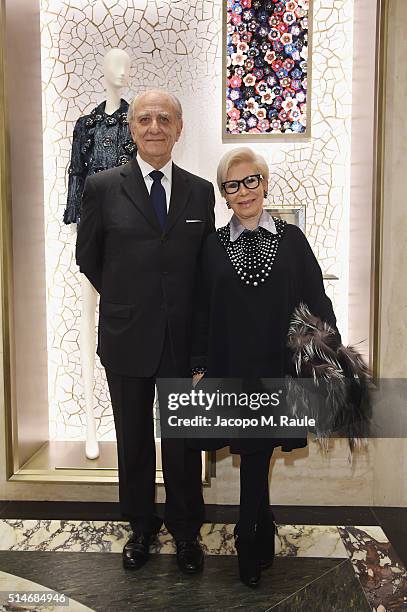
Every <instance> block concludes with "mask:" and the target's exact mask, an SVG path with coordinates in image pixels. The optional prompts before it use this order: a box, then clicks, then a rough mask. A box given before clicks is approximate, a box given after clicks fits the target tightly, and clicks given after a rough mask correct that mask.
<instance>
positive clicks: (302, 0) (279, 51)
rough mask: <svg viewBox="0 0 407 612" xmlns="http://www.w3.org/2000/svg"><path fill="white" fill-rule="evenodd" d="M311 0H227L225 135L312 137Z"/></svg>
mask: <svg viewBox="0 0 407 612" xmlns="http://www.w3.org/2000/svg"><path fill="white" fill-rule="evenodd" d="M309 13H310V1H309V0H280V1H276V0H269V1H267V0H266V1H264V0H263V1H260V0H227V1H226V10H225V18H224V35H223V39H224V49H225V54H224V59H225V62H224V65H225V74H224V77H225V95H224V103H225V104H224V130H223V136H224V137H230V136H232V137H233V136H242V135H246V136H253V135H256V134H257V135H262V136H264V137H266V136H275V135H288V134H291V135H309V128H308V126H309V118H308V112H307V110H308V107H307V102H308V91H309V87H308V86H309V82H308V81H309V79H308V70H307V67H308V42H309V41H308V28H309Z"/></svg>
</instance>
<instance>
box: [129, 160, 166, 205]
mask: <svg viewBox="0 0 407 612" xmlns="http://www.w3.org/2000/svg"><path fill="white" fill-rule="evenodd" d="M137 163H138V165H139V166H140V170H141V174H142V175H143V178H144V182H145V184H146V187H147V191H148V193H149V194H150V192H151V185H152V184H153V182H154V181H153V179H152V178H151V176H149V175H150V172H152V171H153V170H155V169H156V168H153V166H150V164H148V163H147V162H145V161H144V159H141V157H140V155H139V154H138V153H137ZM159 170H160V172H162V173H163V175H164V176H163V177H162V179H161V185H162V186H163V187H164V190H165V197H166V200H167V212H168V210H169V208H170V200H171V185H172V160H171V159H170V161H169V162H167V163H166V164H165V166H163V167H162V168H160V169H159Z"/></svg>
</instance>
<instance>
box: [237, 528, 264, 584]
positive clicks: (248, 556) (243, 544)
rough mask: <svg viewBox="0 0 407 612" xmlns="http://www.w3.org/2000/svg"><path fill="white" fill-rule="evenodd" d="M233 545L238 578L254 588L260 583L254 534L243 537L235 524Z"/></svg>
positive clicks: (259, 569)
mask: <svg viewBox="0 0 407 612" xmlns="http://www.w3.org/2000/svg"><path fill="white" fill-rule="evenodd" d="M234 536H235V547H236V551H237V559H238V562H239V576H240V580H241V581H242V582H243V584H245V585H246V586H248V587H250V588H251V589H255V588H256V587H257V586H258V585H259V583H260V577H261V567H260V561H259V559H258V557H257V548H256V540H255V538H254V536H250V537H249V536H248V537H245V535H244V534H242V533H240V532H239V529H238V528H237V526H236V527H235V530H234Z"/></svg>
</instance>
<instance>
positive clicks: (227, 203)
mask: <svg viewBox="0 0 407 612" xmlns="http://www.w3.org/2000/svg"><path fill="white" fill-rule="evenodd" d="M225 202H226V206H227V207H228V208H230V204H229V202H228V201H227V200H225Z"/></svg>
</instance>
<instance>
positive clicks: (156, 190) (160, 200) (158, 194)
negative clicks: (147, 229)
mask: <svg viewBox="0 0 407 612" xmlns="http://www.w3.org/2000/svg"><path fill="white" fill-rule="evenodd" d="M150 176H151V178H152V179H153V181H154V182H153V184H152V185H151V191H150V200H151V203H152V205H153V208H154V210H155V212H156V215H157V217H158V220H159V222H160V225H161V227H162V228H163V229H164V225H165V220H166V218H167V198H166V196H165V189H164V187H163V186H162V185H161V179H162V177H163V176H164V174H163V173H162V172H160V171H159V170H153V171H152V172H150Z"/></svg>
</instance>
